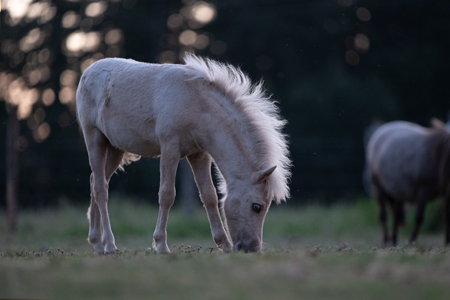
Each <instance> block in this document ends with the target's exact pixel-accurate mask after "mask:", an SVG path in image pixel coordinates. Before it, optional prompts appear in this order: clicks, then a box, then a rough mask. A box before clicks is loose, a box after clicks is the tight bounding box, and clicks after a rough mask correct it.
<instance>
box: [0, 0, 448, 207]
mask: <svg viewBox="0 0 450 300" xmlns="http://www.w3.org/2000/svg"><path fill="white" fill-rule="evenodd" d="M21 2H27V1H21ZM28 2H29V3H28V4H30V6H29V7H28V9H27V11H26V12H25V14H24V15H23V17H22V18H21V19H20V20H18V21H14V20H13V19H12V17H11V15H10V11H12V10H7V5H9V4H8V3H18V2H14V1H12V0H9V1H2V11H1V36H0V39H1V53H0V55H1V56H0V73H2V74H8V76H9V77H5V76H3V77H2V80H1V81H0V91H1V93H0V98H2V100H5V101H6V102H8V103H9V104H8V105H18V103H19V102H20V103H25V102H23V101H22V100H23V99H24V98H26V97H28V98H27V99H29V100H28V102H27V103H28V104H27V105H28V106H29V107H30V108H31V110H30V111H29V113H28V114H24V115H23V118H21V119H23V121H21V137H20V138H19V140H18V144H17V148H18V150H19V151H21V153H20V161H21V168H20V170H21V174H20V203H21V205H23V206H29V205H38V206H41V205H54V204H57V202H58V199H59V197H60V196H61V195H65V196H66V197H68V198H69V199H71V201H74V202H76V201H82V202H83V203H85V204H87V203H88V201H89V173H90V170H89V164H88V160H87V154H86V151H85V147H84V143H83V140H82V137H81V136H80V134H79V130H78V124H77V122H76V119H75V116H74V113H73V108H74V91H75V89H76V86H77V83H78V79H79V77H80V76H81V73H82V72H83V71H84V70H85V69H86V68H87V66H88V65H89V64H91V63H92V62H94V61H95V60H98V59H100V58H103V57H109V56H121V57H127V58H132V59H135V60H139V61H145V62H174V63H178V62H180V57H181V55H182V53H184V51H194V52H196V53H198V54H201V55H206V56H209V57H212V58H214V59H218V60H221V61H227V62H230V63H232V64H234V65H239V66H240V67H241V68H242V69H243V70H244V71H245V72H246V73H248V74H249V75H250V77H251V78H252V79H254V80H255V81H257V80H260V79H263V80H264V82H265V86H266V88H267V90H268V91H269V92H270V93H272V94H273V95H274V98H275V99H277V100H278V102H279V105H280V107H281V113H282V115H283V116H284V117H285V118H287V120H288V122H289V123H288V126H287V128H286V132H287V133H288V134H289V135H290V141H291V142H290V145H291V154H292V158H293V161H294V168H293V177H292V181H291V190H292V195H293V198H294V199H295V200H302V201H303V200H305V199H308V200H311V201H316V200H320V201H325V202H334V201H337V200H339V199H343V198H348V197H355V196H357V195H361V194H362V193H363V187H362V183H361V176H362V170H363V164H364V151H363V150H364V145H363V134H364V131H365V128H366V127H367V126H369V125H370V123H371V122H372V120H373V119H374V118H380V119H383V120H386V121H388V120H392V119H406V120H410V121H415V122H418V123H420V124H422V125H428V122H429V120H430V119H431V118H432V117H438V118H440V119H443V120H445V119H446V118H447V112H448V111H449V109H450V103H449V101H448V99H449V96H450V95H449V94H450V92H449V91H448V89H447V88H446V83H447V79H448V75H447V73H448V69H449V67H450V60H449V58H448V55H447V53H448V52H449V50H450V49H449V48H450V44H449V39H448V36H449V33H450V2H448V1H444V0H440V1H433V2H432V3H430V2H427V1H424V0H415V1H406V0H396V1H387V0H381V1H364V0H321V1H317V0H314V1H313V0H305V1H295V0H283V1H276V0H262V1H257V0H247V1H237V0H224V1H195V0H183V1H175V0H171V1H162V0H157V1H144V0H108V1H79V0H67V1H63V0H59V1H55V0H53V1H52V0H40V1H35V0H30V1H28ZM38 11H39V12H40V14H37V13H36V12H38ZM15 12H17V10H15ZM11 76H13V77H11ZM17 78H23V86H21V91H22V92H23V91H28V90H32V91H33V92H32V94H31V93H29V95H28V94H27V95H28V96H26V97H9V96H7V94H6V93H7V92H8V91H10V89H9V88H10V87H11V86H12V85H11V82H12V81H13V80H16V79H17ZM11 89H12V88H11ZM50 90H51V92H50ZM27 93H28V92H27ZM52 93H53V94H54V95H53V98H54V99H53V100H52V101H51V99H52ZM24 95H25V94H24ZM30 97H31V98H30ZM30 99H31V100H33V101H31V100H30ZM25 104H26V103H25ZM25 104H19V105H24V106H25ZM8 105H3V104H2V105H1V106H0V107H1V108H0V116H1V118H2V120H5V118H6V109H7V108H8ZM1 124H3V126H2V130H1V131H0V138H1V139H2V140H5V134H6V128H5V124H6V123H5V122H4V121H3V122H2V123H1ZM44 124H46V125H44ZM4 151H5V149H4V147H0V156H1V157H4V154H5V152H4ZM0 166H1V168H2V170H1V171H0V189H2V190H4V182H5V178H4V174H5V172H4V167H3V166H4V164H0ZM158 185H159V173H158V161H157V160H149V159H148V160H142V161H140V162H139V163H135V164H132V165H130V166H128V167H127V169H126V174H119V176H114V177H113V179H112V181H111V189H112V190H114V191H119V192H124V193H127V194H131V195H135V196H139V197H141V198H143V197H145V198H147V199H151V200H152V201H154V202H156V200H157V191H158ZM0 197H1V198H0V202H1V203H2V204H4V195H1V196H0ZM80 199H83V200H80Z"/></svg>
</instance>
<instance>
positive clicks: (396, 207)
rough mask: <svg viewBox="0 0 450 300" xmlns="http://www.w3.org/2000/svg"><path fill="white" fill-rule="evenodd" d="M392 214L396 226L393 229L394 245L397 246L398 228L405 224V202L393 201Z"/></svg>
mask: <svg viewBox="0 0 450 300" xmlns="http://www.w3.org/2000/svg"><path fill="white" fill-rule="evenodd" d="M392 214H393V216H394V224H393V227H392V244H393V245H394V246H396V245H397V239H398V238H397V237H398V228H399V227H400V226H403V225H404V224H405V208H404V205H403V202H401V201H397V202H394V201H392Z"/></svg>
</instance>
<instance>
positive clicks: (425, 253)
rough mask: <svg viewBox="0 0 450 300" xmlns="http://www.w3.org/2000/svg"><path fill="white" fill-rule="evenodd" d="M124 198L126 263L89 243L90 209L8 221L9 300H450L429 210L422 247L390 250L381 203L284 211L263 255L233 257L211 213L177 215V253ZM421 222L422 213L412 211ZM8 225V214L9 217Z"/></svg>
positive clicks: (120, 204)
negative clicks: (221, 245) (161, 244)
mask: <svg viewBox="0 0 450 300" xmlns="http://www.w3.org/2000/svg"><path fill="white" fill-rule="evenodd" d="M131 203H132V202H131V201H128V200H127V199H118V198H113V199H112V200H111V203H110V215H111V221H112V228H113V231H114V233H115V237H116V243H117V246H118V248H119V250H120V252H119V253H118V254H115V255H110V256H97V255H95V254H94V253H93V250H92V248H91V246H90V245H89V244H88V243H87V242H86V236H87V230H88V224H87V220H86V208H78V207H71V206H62V207H60V208H59V209H57V210H41V211H37V212H36V211H34V212H33V211H23V212H21V215H20V220H19V222H20V230H19V232H18V233H17V234H16V235H14V236H11V235H8V234H7V231H6V227H5V223H6V222H1V224H0V299H2V298H13V299H280V300H281V299H282V300H286V299H319V300H320V299H377V300H378V299H385V298H387V299H448V297H449V294H450V249H449V248H448V247H447V248H445V247H443V239H444V238H443V232H442V231H440V230H438V228H439V226H437V225H436V223H439V222H434V221H433V220H432V219H433V218H434V219H436V218H438V219H439V218H440V217H436V215H438V214H436V212H438V211H439V205H438V204H434V206H432V207H430V208H429V209H428V211H427V212H428V215H427V218H426V224H425V226H424V228H423V229H424V230H423V231H422V232H421V234H420V235H419V243H418V244H417V245H414V246H408V245H406V241H407V236H408V234H409V232H410V229H411V226H412V222H411V217H412V216H409V220H408V225H407V226H406V228H404V229H402V230H401V232H400V234H401V235H400V237H401V241H400V246H398V247H395V248H389V247H388V248H382V247H380V241H381V236H380V231H381V230H380V228H379V224H378V221H377V219H376V207H375V204H374V203H373V201H371V200H369V199H362V200H360V201H358V202H357V203H354V204H340V205H336V206H332V207H327V208H325V207H322V206H318V205H309V206H299V207H297V206H293V205H292V204H289V203H288V204H282V205H280V206H278V207H276V206H273V207H272V208H271V211H270V212H269V214H268V216H267V218H266V222H265V226H264V240H265V246H264V252H263V253H262V254H244V253H232V254H222V253H221V252H220V251H219V250H218V249H216V248H215V245H214V243H213V241H212V238H211V233H210V229H209V224H208V221H207V218H206V214H205V212H204V211H201V210H199V211H198V212H197V213H196V215H195V216H193V217H192V218H191V219H189V220H187V219H186V218H185V217H184V216H183V214H182V212H181V211H179V210H177V209H174V210H173V211H171V215H170V218H169V225H168V239H169V246H170V248H171V250H172V254H170V255H158V254H156V253H155V252H154V250H153V249H151V248H149V247H150V246H151V235H152V232H153V230H154V226H155V223H156V216H157V208H156V207H154V206H149V205H144V204H136V202H133V204H131ZM409 215H411V213H410V214H409ZM1 217H2V219H3V220H5V215H4V213H2V214H1Z"/></svg>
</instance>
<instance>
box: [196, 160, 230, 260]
mask: <svg viewBox="0 0 450 300" xmlns="http://www.w3.org/2000/svg"><path fill="white" fill-rule="evenodd" d="M188 160H189V163H190V164H191V168H192V171H193V173H194V177H195V182H196V183H197V187H198V190H199V192H200V198H201V199H202V202H203V204H204V206H205V209H206V213H207V214H208V219H209V224H210V226H211V232H212V235H213V239H214V241H215V242H216V244H217V246H218V247H220V248H222V250H223V251H224V252H230V251H231V250H232V245H231V243H230V241H229V240H228V237H227V234H226V233H225V229H224V228H223V224H222V219H221V218H220V213H219V200H218V199H217V193H216V189H215V187H214V184H213V181H212V178H211V157H210V156H209V155H208V154H206V153H198V154H194V155H190V156H188Z"/></svg>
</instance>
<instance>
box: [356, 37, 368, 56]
mask: <svg viewBox="0 0 450 300" xmlns="http://www.w3.org/2000/svg"><path fill="white" fill-rule="evenodd" d="M369 48H370V40H369V38H368V37H367V36H366V35H365V34H362V33H359V34H357V35H356V36H355V49H356V50H358V51H359V52H367V51H368V50H369Z"/></svg>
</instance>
